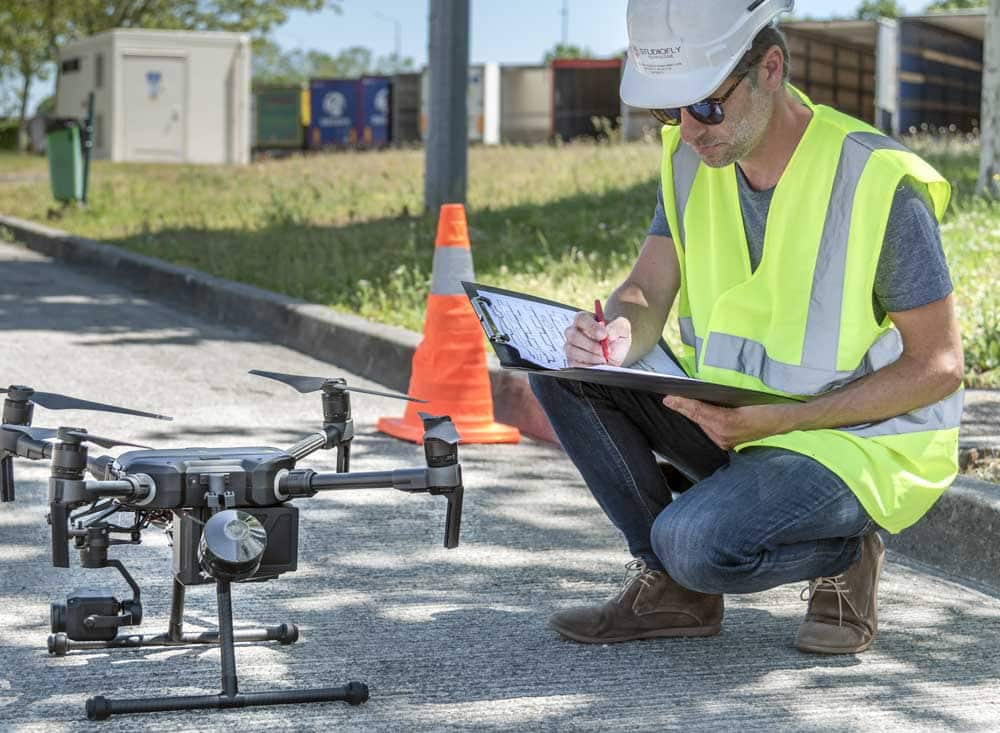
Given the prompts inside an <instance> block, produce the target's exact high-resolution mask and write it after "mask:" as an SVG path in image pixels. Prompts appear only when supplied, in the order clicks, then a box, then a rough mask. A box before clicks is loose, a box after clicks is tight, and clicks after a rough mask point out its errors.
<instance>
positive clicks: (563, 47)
mask: <svg viewBox="0 0 1000 733" xmlns="http://www.w3.org/2000/svg"><path fill="white" fill-rule="evenodd" d="M593 55H594V53H593V51H591V50H590V49H589V48H587V47H586V46H582V47H581V46H574V45H573V44H572V43H557V44H556V45H555V46H553V47H552V48H551V49H549V50H548V51H546V52H545V56H544V57H543V58H542V61H543V63H546V64H548V63H551V62H552V61H553V60H555V59H589V58H592V57H593Z"/></svg>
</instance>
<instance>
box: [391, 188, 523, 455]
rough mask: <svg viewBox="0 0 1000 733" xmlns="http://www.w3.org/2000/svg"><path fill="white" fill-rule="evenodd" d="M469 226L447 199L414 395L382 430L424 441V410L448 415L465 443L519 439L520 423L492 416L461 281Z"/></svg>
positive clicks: (481, 350) (466, 269)
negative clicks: (414, 399) (503, 421)
mask: <svg viewBox="0 0 1000 733" xmlns="http://www.w3.org/2000/svg"><path fill="white" fill-rule="evenodd" d="M474 278H475V276H474V275H473V271H472V252H471V251H470V250H469V229H468V226H467V225H466V222H465V207H464V206H462V204H445V205H444V206H442V207H441V216H440V218H439V219H438V230H437V240H436V241H435V243H434V272H433V279H432V281H431V292H430V295H428V296H427V315H426V318H425V319H424V338H423V341H421V342H420V345H419V346H417V351H416V353H414V355H413V371H412V372H411V374H410V389H409V392H408V394H409V395H410V397H417V398H419V399H422V400H427V401H428V402H427V404H419V403H415V402H408V403H407V405H406V412H405V413H404V414H403V417H402V418H398V417H382V418H379V421H378V429H379V430H381V431H382V432H383V433H388V434H389V435H392V436H393V437H396V438H402V439H403V440H411V441H413V442H415V443H419V442H421V440H422V438H423V435H424V425H423V421H421V419H420V415H419V413H421V412H428V413H431V414H433V415H449V416H450V417H451V419H452V422H453V423H454V424H455V428H456V429H457V430H458V434H459V436H460V437H461V439H462V442H463V443H516V442H517V441H518V440H520V438H521V434H520V433H519V432H518V430H517V428H514V427H511V426H509V425H501V424H500V423H497V422H494V420H493V395H492V393H491V392H490V376H489V372H488V371H487V369H486V346H485V344H484V343H483V330H482V328H480V326H479V319H478V318H477V317H476V314H475V312H474V311H473V310H472V306H471V305H470V304H469V299H468V298H467V297H466V295H465V291H464V290H463V289H462V283H461V281H462V280H473V279H474Z"/></svg>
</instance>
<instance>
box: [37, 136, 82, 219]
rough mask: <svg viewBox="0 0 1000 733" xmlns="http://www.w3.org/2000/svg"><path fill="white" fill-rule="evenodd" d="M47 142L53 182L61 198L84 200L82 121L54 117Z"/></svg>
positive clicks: (56, 195)
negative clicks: (81, 142) (81, 143)
mask: <svg viewBox="0 0 1000 733" xmlns="http://www.w3.org/2000/svg"><path fill="white" fill-rule="evenodd" d="M46 132H47V135H46V138H45V144H46V149H47V151H48V156H49V182H50V183H51V184H52V195H53V196H54V197H55V199H56V200H57V201H81V200H83V149H82V147H81V146H80V123H79V122H77V121H76V120H74V119H54V120H50V121H49V124H48V126H47V127H46Z"/></svg>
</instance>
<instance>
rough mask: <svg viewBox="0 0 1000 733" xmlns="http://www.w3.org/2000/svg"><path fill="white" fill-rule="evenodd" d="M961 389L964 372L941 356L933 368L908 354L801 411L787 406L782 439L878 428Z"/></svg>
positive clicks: (796, 407) (796, 406)
mask: <svg viewBox="0 0 1000 733" xmlns="http://www.w3.org/2000/svg"><path fill="white" fill-rule="evenodd" d="M961 383H962V376H961V367H960V366H959V367H958V368H957V369H956V367H955V365H954V364H953V363H952V362H951V361H950V360H948V359H947V358H946V357H944V356H942V358H940V359H936V360H935V361H934V362H933V363H930V364H928V363H926V362H921V361H920V360H918V359H916V358H914V357H911V356H907V355H906V354H905V353H904V354H903V355H902V356H901V357H900V358H899V359H898V360H897V361H895V362H893V363H892V364H890V365H889V366H887V367H885V368H883V369H879V370H878V371H877V372H875V373H874V374H869V375H868V376H867V377H864V378H862V379H859V380H857V381H856V382H851V383H850V384H849V385H847V386H846V387H843V388H841V389H838V390H835V391H833V392H830V393H829V394H826V395H823V396H821V397H817V398H815V399H812V400H810V401H809V402H805V403H803V404H797V405H782V406H781V407H782V410H783V419H782V422H783V429H782V430H780V431H778V432H782V433H787V432H791V431H793V430H819V429H822V428H839V427H845V426H849V425H860V424H863V423H870V422H879V421H880V420H888V419H889V418H893V417H896V416H898V415H905V414H906V413H908V412H912V411H913V410H916V409H918V408H921V407H925V406H927V405H931V404H934V403H935V402H938V401H939V400H942V399H944V398H945V397H947V396H948V395H950V394H952V393H953V392H954V391H955V390H956V389H958V387H959V386H960V385H961Z"/></svg>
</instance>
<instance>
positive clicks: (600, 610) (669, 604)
mask: <svg viewBox="0 0 1000 733" xmlns="http://www.w3.org/2000/svg"><path fill="white" fill-rule="evenodd" d="M626 570H627V571H628V572H627V573H626V576H625V582H624V583H623V584H622V589H621V591H620V592H619V593H618V596H617V597H616V598H613V599H611V600H610V601H608V602H607V603H604V604H602V605H600V606H584V607H580V608H571V609H569V610H568V611H560V612H559V613H555V614H553V615H552V616H550V617H549V626H551V627H552V628H553V629H555V630H556V631H558V632H559V633H560V634H562V635H563V636H565V637H566V638H568V639H572V640H573V641H580V642H583V643H585V644H611V643H615V642H619V641H632V640H634V639H653V638H656V637H661V636H712V635H713V634H718V633H719V630H720V629H721V628H722V596H715V595H707V594H705V593H696V592H695V591H692V590H688V589H687V588H682V587H681V586H680V585H678V584H677V583H676V582H674V580H673V579H672V578H671V577H670V576H669V575H667V574H666V573H665V572H664V571H662V570H649V569H647V568H646V563H645V562H643V561H642V560H633V561H632V562H630V563H629V564H628V565H626ZM632 573H634V574H632Z"/></svg>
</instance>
